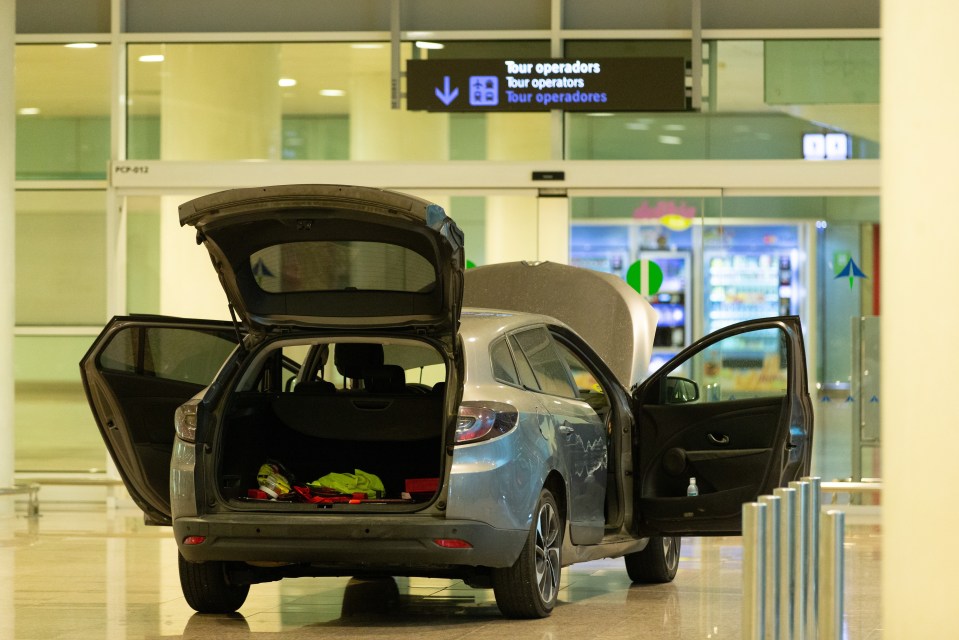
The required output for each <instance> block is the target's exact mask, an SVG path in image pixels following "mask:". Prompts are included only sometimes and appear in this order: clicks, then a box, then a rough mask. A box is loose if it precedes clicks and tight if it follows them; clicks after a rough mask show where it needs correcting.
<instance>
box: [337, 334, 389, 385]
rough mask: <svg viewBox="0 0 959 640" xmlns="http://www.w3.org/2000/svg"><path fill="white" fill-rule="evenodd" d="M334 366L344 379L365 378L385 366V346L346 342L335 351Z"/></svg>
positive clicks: (338, 345)
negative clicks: (374, 370) (375, 369)
mask: <svg viewBox="0 0 959 640" xmlns="http://www.w3.org/2000/svg"><path fill="white" fill-rule="evenodd" d="M333 364H334V365H335V366H336V370H337V371H339V373H340V375H341V376H343V377H344V378H354V379H355V378H365V377H366V376H368V375H369V374H370V372H371V371H372V370H373V369H374V368H376V367H380V366H382V365H383V345H381V344H375V343H365V342H344V343H341V344H337V345H336V348H335V349H334V350H333Z"/></svg>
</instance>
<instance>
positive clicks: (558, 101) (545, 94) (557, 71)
mask: <svg viewBox="0 0 959 640" xmlns="http://www.w3.org/2000/svg"><path fill="white" fill-rule="evenodd" d="M406 108H407V109H408V110H410V111H459V112H471V111H506V112H528V111H550V110H552V109H559V110H562V111H594V112H595V111H601V112H606V111H683V110H685V109H686V63H685V61H684V60H683V59H682V58H602V59H550V58H545V59H528V60H507V59H496V60H491V59H480V60H408V61H407V63H406Z"/></svg>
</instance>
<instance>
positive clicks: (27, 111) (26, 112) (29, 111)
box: [17, 107, 40, 116]
mask: <svg viewBox="0 0 959 640" xmlns="http://www.w3.org/2000/svg"><path fill="white" fill-rule="evenodd" d="M17 113H18V114H20V115H21V116H35V115H37V114H38V113H40V108H39V107H23V108H22V109H17Z"/></svg>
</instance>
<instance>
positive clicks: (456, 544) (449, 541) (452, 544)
mask: <svg viewBox="0 0 959 640" xmlns="http://www.w3.org/2000/svg"><path fill="white" fill-rule="evenodd" d="M433 544H435V545H436V546H438V547H443V548H444V549H472V548H473V545H471V544H470V543H469V542H467V541H466V540H461V539H459V538H436V539H435V540H433Z"/></svg>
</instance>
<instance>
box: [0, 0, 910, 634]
mask: <svg viewBox="0 0 959 640" xmlns="http://www.w3.org/2000/svg"><path fill="white" fill-rule="evenodd" d="M3 4H4V5H10V7H6V8H4V9H3V11H2V13H0V23H2V22H4V21H5V22H6V23H7V24H5V25H2V24H0V27H2V28H4V29H6V30H5V31H4V32H3V33H4V36H3V38H0V40H3V39H4V38H6V37H7V36H6V34H10V35H12V36H13V38H14V42H15V46H14V47H12V49H13V52H12V57H13V59H12V60H7V59H6V58H0V67H5V68H4V69H3V70H2V71H0V81H2V82H5V83H6V84H8V85H9V86H11V87H13V88H15V92H14V95H15V104H14V103H12V102H11V103H10V105H9V110H7V111H5V110H4V107H3V105H2V104H0V118H7V119H9V120H13V119H14V118H15V139H16V144H15V166H14V169H15V180H13V181H11V182H10V184H9V186H11V187H13V188H14V190H15V197H14V200H13V203H14V208H15V216H14V217H15V240H14V241H13V242H7V241H4V242H5V244H4V246H3V247H2V249H3V251H2V252H5V253H11V252H12V253H14V254H15V256H16V257H15V274H16V275H15V278H13V281H12V282H9V283H8V284H7V285H6V286H7V291H10V290H11V289H12V293H13V295H14V297H15V318H14V324H13V327H12V332H13V341H12V354H13V357H12V363H11V362H0V366H8V367H11V368H12V371H13V378H14V380H13V388H14V394H13V406H12V407H2V406H0V409H3V410H4V411H5V413H4V415H3V416H0V422H3V420H5V419H6V416H7V415H9V416H10V418H12V420H13V425H12V428H10V427H9V426H8V427H6V428H5V429H6V430H5V431H4V430H3V428H0V437H7V438H8V441H9V442H10V443H11V444H12V446H13V455H12V464H13V469H12V472H13V479H14V482H15V485H16V487H20V488H21V489H22V488H24V487H28V486H30V485H34V486H39V490H38V491H37V492H36V493H29V492H26V491H20V492H10V493H8V494H5V495H0V507H3V508H5V509H6V511H0V529H2V531H3V533H2V534H0V584H2V585H3V589H2V593H0V638H2V639H5V638H10V639H11V640H12V639H43V640H54V639H57V638H70V639H74V638H95V637H96V638H110V639H112V638H159V637H184V638H247V637H278V636H280V635H281V634H282V635H285V636H288V637H296V638H313V637H351V638H352V637H356V638H399V637H407V636H409V635H410V634H415V635H418V636H421V637H423V638H476V639H479V638H493V637H501V636H503V635H509V636H511V637H515V638H517V639H522V638H537V639H539V638H551V639H558V638H578V639H582V638H639V637H641V638H649V639H654V638H741V637H747V636H748V634H747V629H746V627H748V626H749V624H750V623H749V622H748V621H745V614H744V611H745V610H747V609H748V608H749V607H750V606H752V603H750V602H747V601H746V597H745V596H744V583H745V582H747V579H748V572H749V571H750V570H752V568H753V566H752V565H751V559H750V551H749V550H748V549H746V547H745V545H744V539H743V538H742V537H739V536H720V537H708V536H706V537H688V538H684V539H683V544H682V549H681V554H680V560H679V572H678V574H677V576H676V578H675V580H674V581H673V582H671V583H667V584H659V585H632V584H631V583H630V580H629V578H628V577H627V575H626V573H625V570H624V567H623V560H622V559H621V558H618V559H604V560H596V561H592V562H587V563H582V564H576V565H573V566H571V567H568V568H566V569H564V572H563V577H562V582H561V590H560V594H559V602H558V604H557V606H556V608H555V610H554V611H553V613H552V615H551V616H549V617H547V618H544V619H541V620H509V619H507V618H505V617H503V616H502V615H501V614H500V612H499V610H498V609H497V606H496V604H495V601H494V599H493V595H492V591H490V590H488V589H474V588H471V587H469V586H467V585H466V584H464V583H463V582H462V581H459V580H448V579H435V578H432V579H428V578H399V577H398V578H391V577H381V578H351V577H349V576H345V577H340V578H297V579H287V580H282V581H279V582H273V583H267V584H260V585H254V586H253V587H252V590H251V594H250V597H249V599H248V600H247V601H246V603H245V604H244V605H243V607H241V608H240V610H239V612H238V613H237V614H232V615H216V614H198V613H195V612H194V611H193V610H192V609H191V608H190V607H189V605H188V604H187V603H186V601H185V600H184V597H183V595H182V593H181V591H180V583H179V579H178V575H177V560H176V544H175V542H174V539H173V536H172V533H171V529H170V528H169V527H156V526H146V525H145V524H144V521H143V516H142V514H141V512H140V511H139V509H138V508H137V507H136V505H135V504H134V502H133V501H132V500H131V499H130V497H129V496H128V495H127V494H126V492H125V489H124V488H123V486H122V483H121V482H120V480H119V475H118V472H117V470H116V468H115V466H114V464H113V461H112V460H111V459H110V457H109V455H108V454H107V450H106V448H105V446H104V443H103V440H102V439H101V435H100V433H99V431H98V429H97V425H96V423H95V421H94V419H93V416H92V414H91V410H90V405H89V404H88V400H87V397H86V395H85V393H84V389H83V386H82V384H81V380H80V377H79V370H78V363H79V362H80V360H81V358H82V357H83V356H84V354H85V353H86V351H87V349H88V348H89V347H90V345H91V343H92V342H93V340H94V339H95V338H96V336H97V335H98V334H99V332H100V330H101V329H102V328H103V326H104V325H105V324H106V323H107V321H108V320H109V319H110V318H111V317H114V316H122V315H128V314H161V315H172V316H182V317H189V318H216V319H223V320H228V319H229V318H230V315H229V314H230V312H229V309H228V307H227V304H226V299H225V297H224V295H223V293H222V289H221V288H220V286H219V282H218V281H217V278H216V274H215V273H214V271H213V270H212V269H211V266H210V261H209V257H208V256H207V255H206V252H205V251H202V250H200V249H199V248H198V247H197V246H196V243H195V242H194V238H193V235H192V234H193V230H192V229H191V230H190V231H186V230H184V229H181V228H180V227H179V224H178V220H177V214H176V212H177V207H178V205H179V204H180V203H182V202H184V201H186V200H189V199H191V198H194V197H196V196H199V195H203V194H206V193H211V192H214V191H219V190H222V189H226V188H232V187H244V186H259V185H264V184H281V183H297V182H301V183H306V182H329V183H338V184H362V185H369V186H378V187H387V188H390V189H395V190H397V191H401V192H405V193H410V194H414V195H417V196H420V197H423V198H426V199H428V200H431V201H433V202H436V203H439V204H440V205H442V206H443V207H444V208H445V209H446V211H447V213H448V214H449V215H450V217H452V218H453V219H454V220H456V222H457V223H458V225H459V226H460V228H462V229H463V231H464V234H465V258H466V265H467V267H473V266H482V265H489V264H494V263H499V262H509V261H516V260H528V261H554V262H562V263H567V264H571V265H575V266H580V267H585V268H590V269H595V270H599V271H602V272H605V273H609V274H612V275H614V276H617V277H621V278H623V279H625V280H626V281H627V282H628V283H629V284H631V285H632V286H633V287H634V288H636V289H637V290H639V291H640V293H642V294H643V295H645V296H646V297H647V299H648V301H649V302H650V303H651V304H653V306H654V308H655V309H656V310H657V311H658V312H659V324H658V325H657V329H656V333H655V339H654V343H653V357H652V363H651V367H650V371H653V370H655V369H656V368H657V367H658V366H661V365H662V364H663V363H664V362H666V361H668V360H669V358H671V357H673V356H674V355H676V354H677V353H679V352H680V351H681V350H682V349H684V348H685V347H687V346H689V345H690V344H692V343H693V342H694V341H696V340H697V339H699V338H701V337H703V336H705V335H707V334H708V333H710V332H712V331H714V330H717V329H720V328H722V327H724V326H727V325H729V324H731V323H734V322H737V321H739V320H746V319H750V318H756V317H764V316H778V315H797V316H799V317H800V318H801V320H802V323H803V327H804V339H805V348H806V359H807V362H806V365H807V371H808V376H809V387H810V389H809V391H810V395H811V399H812V403H813V407H814V413H815V431H814V440H813V452H812V466H811V472H810V475H812V476H815V477H817V478H820V479H821V481H822V482H823V483H825V484H826V485H828V487H829V488H828V489H826V488H824V490H823V492H822V501H823V505H824V506H826V507H828V506H829V505H833V507H834V508H835V509H836V510H839V511H841V512H842V513H844V514H845V533H844V542H841V543H840V545H839V547H840V548H841V549H842V550H844V559H843V560H842V566H841V568H844V571H842V572H841V577H840V579H839V582H838V585H837V584H836V580H835V576H824V577H823V582H822V584H821V585H820V587H819V588H820V591H824V592H828V591H829V590H830V589H838V590H839V598H840V599H841V603H842V619H841V621H839V622H838V623H836V624H837V626H838V628H839V629H841V636H836V637H843V638H852V639H857V640H874V639H876V638H881V637H883V629H882V619H881V607H880V595H879V593H880V579H879V576H880V568H881V566H882V560H883V558H882V536H883V531H882V528H881V526H880V519H879V513H880V505H881V504H882V498H881V486H882V482H881V481H882V480H883V469H882V467H881V464H880V460H881V457H880V456H881V453H882V442H881V439H882V438H881V433H882V431H881V429H880V407H881V406H882V402H883V399H884V398H883V396H882V390H881V386H880V372H881V371H882V358H881V354H880V343H881V340H880V331H879V326H880V323H879V316H880V310H881V309H882V310H883V311H885V308H884V307H881V305H880V303H882V304H883V305H885V304H888V301H887V299H886V298H882V299H880V282H881V281H882V280H881V276H882V277H885V276H886V271H881V269H880V266H881V263H880V246H881V241H882V234H881V231H883V232H885V229H884V228H882V229H881V226H880V195H879V193H880V171H879V158H880V143H881V140H880V121H879V108H880V82H879V79H880V42H881V40H880V25H879V22H880V0H849V1H847V2H842V3H835V2H830V1H827V0H813V1H811V2H803V3H784V2H765V1H763V2H760V1H758V0H730V1H728V2H722V3H717V2H711V1H710V0H705V1H704V0H682V1H674V0H650V1H647V2H634V1H627V0H604V1H603V2H580V1H579V0H522V1H516V0H487V1H486V2H484V3H480V4H476V3H472V4H470V3H453V4H452V5H451V4H450V3H448V2H445V1H443V0H356V1H354V2H340V1H338V0H278V1H277V2H262V1H261V0H204V1H203V2H195V1H191V0H165V1H164V2H159V1H157V0H70V1H66V0H39V1H38V0H17V1H16V2H13V0H9V2H8V1H6V0H4V2H3ZM14 5H15V10H14ZM800 5H801V6H800ZM549 59H559V60H565V61H570V62H572V61H591V60H599V61H603V64H604V65H605V64H607V62H606V61H611V62H609V64H608V66H607V67H606V68H609V69H611V70H615V69H619V68H620V67H618V66H617V64H619V63H622V64H623V65H625V66H623V67H622V68H624V69H627V72H626V73H625V75H623V76H619V77H617V78H616V79H615V80H613V81H611V82H612V84H611V85H610V87H612V88H610V89H603V91H609V95H610V96H611V97H610V99H611V100H613V102H615V100H617V99H619V93H618V90H619V89H620V88H623V87H628V90H626V89H624V90H623V97H622V100H623V102H622V103H616V104H614V105H613V107H614V108H605V109H604V108H603V107H602V106H601V105H592V106H588V105H584V104H582V103H570V104H567V103H564V105H565V106H563V107H557V106H556V105H553V108H548V107H544V106H540V107H539V108H529V109H525V108H523V105H522V104H520V103H521V102H522V98H520V97H518V96H520V92H519V90H518V88H517V87H514V85H513V84H510V87H511V88H517V91H516V92H515V93H514V92H513V91H509V92H508V93H504V95H505V96H513V97H510V98H509V99H507V98H504V103H503V104H498V105H497V104H491V103H490V102H489V100H490V98H489V97H488V96H481V95H479V92H477V94H476V95H471V96H470V100H471V101H470V103H469V105H468V106H466V100H465V99H466V97H467V96H466V95H465V93H466V92H467V90H466V89H465V88H464V95H462V96H459V99H460V102H456V96H454V94H453V92H452V89H451V88H450V85H449V82H450V76H449V75H446V86H445V87H443V86H442V82H441V81H440V80H437V81H436V82H434V83H433V84H428V83H429V82H432V81H431V80H429V79H427V80H426V81H425V82H427V85H426V90H425V91H424V90H423V89H422V87H420V86H419V85H421V84H423V82H424V81H423V80H422V79H421V78H419V77H418V76H416V75H415V73H416V72H417V69H421V68H422V69H425V68H427V67H426V65H427V64H431V63H435V64H437V65H439V64H440V63H441V62H447V61H448V62H449V64H450V65H451V66H449V67H440V66H438V67H435V68H439V69H447V70H444V71H440V72H439V73H440V77H442V76H443V74H450V73H452V72H451V71H449V70H448V69H454V67H455V65H464V66H463V68H467V69H468V68H470V66H469V65H470V64H477V63H478V64H479V65H480V66H478V67H476V68H479V69H487V68H492V67H490V66H489V65H491V64H498V65H499V66H500V67H502V66H503V65H504V61H522V60H549ZM615 61H619V63H617V62H615ZM664 61H666V62H668V61H673V62H676V61H678V62H676V64H677V65H678V66H677V67H676V68H678V69H679V72H678V75H677V76H675V77H671V78H669V79H668V80H669V82H666V84H664V85H662V86H661V85H658V84H656V82H653V81H648V80H647V79H646V78H645V77H643V76H642V75H641V74H638V75H630V74H631V73H632V72H630V71H628V70H629V69H630V67H629V65H630V64H645V65H652V66H654V67H655V66H657V65H660V64H666V62H664ZM484 64H485V65H487V66H483V65H484ZM417 65H421V66H417ZM6 67H14V68H15V74H13V73H12V68H6ZM430 68H434V67H430ZM497 68H499V67H497ZM513 70H514V71H515V70H516V69H515V68H514V69H513ZM467 73H474V72H467ZM475 73H480V72H475ZM482 73H484V74H485V73H487V72H486V71H483V72H482ZM518 75H519V74H513V76H511V80H510V82H511V83H514V82H518V81H517V80H515V77H516V76H518ZM484 77H485V76H484ZM490 77H493V76H490ZM418 78H419V84H416V83H415V82H414V80H416V79H418ZM493 79H494V80H495V79H496V78H495V77H493ZM502 81H503V82H506V80H502ZM588 81H590V82H591V81H592V79H588ZM657 82H658V81H657ZM670 83H672V84H670ZM667 85H668V86H667ZM517 86H518V85H517ZM587 86H588V85H587ZM677 87H678V89H677ZM417 91H419V92H420V93H418V94H417V93H416V92H417ZM676 91H678V96H679V97H678V99H674V100H673V101H672V102H668V101H665V98H664V96H665V94H667V93H669V92H673V93H674V94H675V92H676ZM2 92H3V91H2V87H0V93H2ZM533 95H538V96H542V95H543V94H542V93H539V94H536V93H534V94H533ZM546 95H553V96H566V97H563V98H562V99H563V100H567V99H569V98H568V96H569V95H571V94H568V93H561V92H558V93H553V94H546ZM580 95H582V94H580ZM588 95H592V96H596V95H600V94H596V93H594V94H588ZM601 95H603V96H604V100H605V99H606V98H605V97H606V95H607V94H606V93H602V94H601ZM614 98H615V99H614ZM660 98H662V100H660ZM514 99H515V102H516V103H517V104H513V103H512V102H510V100H514ZM537 99H538V98H537ZM576 99H577V100H579V99H580V98H576ZM484 100H486V102H484ZM677 100H678V102H677ZM418 104H419V105H426V106H417V105H418ZM451 105H452V107H451ZM460 105H464V106H460ZM664 105H665V106H664ZM474 106H475V107H477V108H473V107H474ZM533 106H534V107H536V105H533ZM10 111H12V113H11V112H10ZM5 152H6V150H5V149H4V150H0V153H5ZM2 215H6V212H3V214H2ZM7 228H10V229H12V228H13V227H12V226H10V227H7ZM2 252H0V253H2ZM883 257H884V256H883ZM650 262H653V263H655V264H656V265H658V268H659V270H660V271H661V274H660V275H661V282H659V283H657V284H656V285H655V286H653V285H650V283H649V282H647V281H641V279H640V278H639V276H638V275H637V274H638V273H639V271H638V269H639V267H638V265H640V264H641V263H642V264H645V263H650ZM634 266H635V268H634ZM0 277H2V278H7V279H8V280H9V279H10V278H8V277H7V276H6V275H0ZM0 289H2V287H0ZM911 304H915V305H917V306H916V307H915V311H916V314H917V317H918V315H921V314H923V313H924V310H923V309H922V304H924V302H923V300H917V301H914V302H913V303H911ZM0 329H2V327H0ZM916 331H917V332H921V331H922V329H921V328H919V327H917V328H916ZM916 337H917V338H918V337H919V336H918V333H917V335H916ZM0 404H2V396H0ZM171 428H172V425H171ZM0 444H3V443H0ZM4 446H6V445H5V444H4ZM0 471H2V469H0ZM839 483H847V484H846V485H845V488H843V487H842V486H841V485H840V484H839ZM2 484H3V483H2V482H0V485H2ZM0 489H3V487H2V486H0ZM830 580H832V583H831V584H827V582H829V581H830ZM810 606H811V605H810ZM815 608H816V609H817V610H818V609H819V606H818V600H817V605H816V607H815ZM766 613H767V615H766V618H765V622H764V623H765V624H773V622H772V621H773V620H774V619H776V620H779V618H780V616H779V615H774V614H773V613H772V612H770V611H767V612H766ZM821 613H822V614H823V615H825V612H824V611H823V612H821ZM809 615H814V614H812V613H811V614H809ZM784 619H785V618H784ZM783 624H785V622H783ZM802 624H803V626H810V625H817V624H818V618H812V617H808V618H807V619H806V620H804V621H803V622H802ZM757 637H758V636H757ZM782 637H796V638H798V637H800V636H799V635H796V636H785V635H784V636H782ZM806 637H814V636H813V635H809V636H806ZM887 637H888V636H887Z"/></svg>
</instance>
